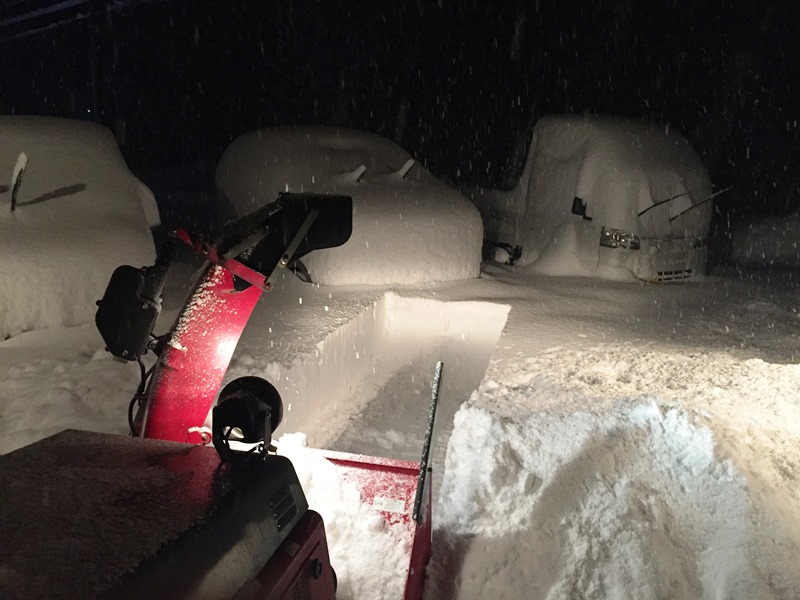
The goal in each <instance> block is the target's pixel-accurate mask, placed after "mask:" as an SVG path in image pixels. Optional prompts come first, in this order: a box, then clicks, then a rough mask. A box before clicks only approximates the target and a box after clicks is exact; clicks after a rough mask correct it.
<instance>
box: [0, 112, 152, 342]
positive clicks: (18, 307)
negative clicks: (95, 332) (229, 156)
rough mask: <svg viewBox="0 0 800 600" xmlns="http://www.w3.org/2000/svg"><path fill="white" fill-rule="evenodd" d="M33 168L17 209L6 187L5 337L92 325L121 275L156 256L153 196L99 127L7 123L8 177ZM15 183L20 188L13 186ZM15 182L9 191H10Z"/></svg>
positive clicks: (4, 166) (3, 157) (2, 191)
mask: <svg viewBox="0 0 800 600" xmlns="http://www.w3.org/2000/svg"><path fill="white" fill-rule="evenodd" d="M20 152H24V153H25V154H26V155H27V157H28V168H27V171H26V172H25V174H24V177H23V179H22V182H21V187H20V191H19V198H18V204H17V207H16V210H15V211H14V212H13V213H12V212H11V210H10V197H11V189H10V185H0V256H2V258H0V279H2V282H3V284H2V286H0V338H4V337H8V336H11V335H16V334H18V333H21V332H23V331H29V330H33V329H42V328H55V327H60V326H71V325H77V324H81V323H87V322H90V321H91V320H92V318H93V317H94V312H95V310H96V308H97V307H96V306H95V301H96V300H98V299H99V298H100V297H101V296H102V295H103V291H104V290H105V287H106V284H107V283H108V279H109V277H110V276H111V272H112V271H113V270H114V269H115V268H116V267H118V266H119V265H121V264H132V265H136V266H141V265H145V264H149V263H152V260H153V258H154V256H155V252H154V246H153V239H152V236H151V234H150V231H149V228H148V225H155V224H157V223H158V209H157V207H156V204H155V200H154V198H153V195H152V193H151V192H150V190H149V189H147V187H146V186H145V185H144V184H142V183H141V182H140V181H139V180H138V179H136V178H135V177H134V176H133V175H132V174H131V173H130V171H128V168H127V167H126V166H125V162H124V161H123V159H122V155H121V154H120V152H119V150H118V149H117V146H116V143H115V142H114V138H113V136H112V135H111V132H110V131H108V130H107V129H106V128H104V127H101V126H99V125H96V124H94V123H86V122H79V121H69V120H66V119H54V118H45V117H8V116H3V117H0V173H2V174H3V176H8V177H11V175H12V171H13V170H14V167H15V165H16V163H17V158H18V156H19V154H20ZM7 181H8V182H9V183H10V180H7ZM4 183H5V182H4Z"/></svg>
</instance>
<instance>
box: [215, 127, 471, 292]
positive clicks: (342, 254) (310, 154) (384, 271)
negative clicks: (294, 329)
mask: <svg viewBox="0 0 800 600" xmlns="http://www.w3.org/2000/svg"><path fill="white" fill-rule="evenodd" d="M216 182H217V187H218V188H219V190H220V191H221V192H222V193H223V194H225V196H227V198H228V199H229V200H230V202H231V204H232V205H233V206H234V208H235V209H236V210H237V212H238V213H239V214H240V215H244V214H247V213H248V212H250V211H252V210H254V209H255V208H257V207H259V206H262V205H264V204H266V203H268V202H271V201H272V200H274V199H275V198H276V197H277V196H278V194H279V193H280V192H315V193H336V194H345V195H348V196H352V198H353V234H352V236H351V238H350V240H349V241H348V242H347V243H346V244H344V245H343V246H340V247H338V248H330V249H325V250H317V251H314V252H312V253H310V254H309V255H307V256H306V257H304V258H303V263H304V265H305V267H306V268H307V270H308V273H309V275H310V277H311V279H312V280H313V281H315V282H317V283H321V284H323V285H345V284H411V283H420V282H425V281H451V280H457V279H469V278H474V277H478V276H479V274H480V261H481V244H482V238H483V226H482V222H481V217H480V214H479V213H478V211H477V209H476V208H475V206H474V205H473V204H472V203H471V202H470V201H469V200H468V199H467V198H465V197H464V196H462V195H461V194H460V193H459V192H457V191H456V190H454V189H452V188H450V187H448V186H447V185H445V184H444V183H442V182H441V181H439V180H438V179H437V178H435V177H434V176H433V175H432V174H431V173H429V172H428V171H427V170H426V169H425V168H424V167H423V166H422V165H421V164H419V163H417V162H416V161H415V160H414V159H413V158H412V157H411V155H409V154H408V153H407V152H406V151H405V150H403V149H402V148H400V147H399V146H397V145H396V144H395V143H393V142H391V141H389V140H388V139H386V138H384V137H381V136H379V135H375V134H372V133H367V132H363V131H356V130H349V129H335V128H327V127H275V128H267V129H261V130H258V131H253V132H251V133H247V134H245V135H243V136H241V137H239V138H238V139H236V140H234V141H233V142H232V143H231V145H230V146H229V147H228V148H227V149H226V150H225V152H224V154H223V156H222V158H221V159H220V162H219V164H218V166H217V170H216Z"/></svg>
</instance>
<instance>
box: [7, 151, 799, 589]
mask: <svg viewBox="0 0 800 600" xmlns="http://www.w3.org/2000/svg"><path fill="white" fill-rule="evenodd" d="M31 160H32V159H31ZM31 165H33V163H31ZM32 173H33V171H31V172H30V173H28V176H30V175H31V174H32ZM44 233H45V235H47V234H48V232H47V231H45V232H44ZM434 243H438V242H437V241H432V242H431V244H434ZM121 245H122V246H123V249H125V246H126V245H127V249H128V250H129V254H128V255H127V256H126V257H125V258H123V259H122V260H121V262H129V263H132V264H139V263H140V262H141V261H142V260H143V259H141V258H138V255H137V254H136V252H137V248H138V246H137V245H136V244H135V243H133V242H130V241H128V242H125V243H121ZM453 255H454V257H453V258H454V260H456V259H458V258H462V259H463V258H464V257H463V256H460V255H458V254H457V253H456V251H455V250H454V251H453ZM83 259H84V261H85V262H83V263H81V266H83V265H85V264H92V261H93V260H100V258H99V257H98V255H97V253H94V252H90V253H86V254H85V255H84V256H83ZM4 262H5V258H4ZM195 266H196V265H192V264H188V263H180V264H178V265H177V268H176V269H175V272H174V275H175V277H174V278H172V279H171V280H170V281H169V282H168V290H167V297H166V298H165V312H164V314H163V315H162V318H161V320H160V322H159V325H158V331H163V329H164V328H165V327H166V326H168V325H169V323H170V322H171V321H172V320H173V319H174V317H175V314H176V309H177V307H178V305H179V303H180V301H181V298H182V297H183V294H184V292H185V289H184V286H185V283H186V280H187V278H188V274H189V273H190V272H191V271H192V270H193V269H194V268H195ZM423 266H424V265H423V264H422V263H420V267H421V268H422V267H423ZM361 268H362V269H363V270H364V272H365V273H366V276H368V278H369V276H375V277H377V276H378V275H379V274H378V273H377V272H375V271H370V269H371V267H370V266H369V264H368V263H367V262H364V263H362V265H361ZM65 269H66V270H67V272H68V273H69V272H72V271H70V269H77V266H76V264H75V263H66V266H65ZM70 282H74V283H76V284H77V282H78V278H77V277H75V278H72V279H69V280H68V281H66V282H65V288H64V290H63V291H64V292H65V293H66V292H67V291H68V290H69V288H68V287H66V284H67V283H70ZM10 289H11V291H12V292H13V294H14V295H15V296H14V299H15V302H16V305H17V306H19V305H23V304H24V302H25V301H26V300H27V299H28V297H29V293H30V290H29V289H27V288H25V287H23V286H14V287H11V288H10ZM100 293H101V292H98V293H97V294H96V296H98V297H99V295H100ZM73 297H75V298H76V299H77V298H79V296H73ZM95 299H96V298H95V297H92V298H89V299H86V300H85V301H86V302H89V303H90V305H91V307H92V309H91V310H93V302H94V300H95ZM76 301H77V300H76ZM52 310H55V309H52ZM250 325H251V326H250V328H249V329H248V330H247V331H246V333H245V336H244V337H243V339H242V340H241V342H240V345H239V348H238V349H237V352H236V354H235V356H234V361H233V364H232V368H231V374H230V375H231V376H235V375H241V374H261V375H265V376H269V377H273V378H274V379H275V382H276V386H278V388H279V389H280V390H281V393H282V394H283V397H284V402H285V403H286V404H287V431H286V433H291V432H292V431H298V432H303V433H304V434H306V435H307V438H308V440H309V441H310V442H311V443H312V444H315V443H316V441H317V440H319V441H320V442H323V441H324V442H325V443H326V445H328V444H329V446H328V447H331V448H333V449H337V450H344V451H357V452H365V453H369V454H375V455H381V454H383V455H388V456H398V457H400V458H409V457H411V458H415V457H416V455H417V453H418V452H419V451H420V444H421V433H420V431H421V429H422V427H424V425H420V424H421V423H423V424H424V421H425V419H426V410H427V405H428V402H429V397H428V386H429V381H430V376H431V374H432V367H433V362H434V361H435V360H436V359H438V358H442V357H444V359H445V368H444V379H443V384H444V385H443V389H442V397H441V400H440V401H441V407H440V413H439V418H440V421H439V423H438V425H437V436H438V437H437V444H436V446H435V448H434V456H433V461H434V467H435V471H434V481H435V483H436V485H435V491H436V495H437V500H436V501H435V506H434V527H435V531H434V550H433V558H432V563H431V565H430V567H429V573H428V581H427V588H426V597H427V598H431V599H448V598H519V597H526V598H543V599H548V600H556V599H567V598H576V597H578V598H587V599H600V598H621V597H626V598H629V597H635V598H663V597H674V598H748V599H750V598H780V599H793V598H797V597H798V596H799V595H800V571H798V569H797V556H800V530H799V529H800V526H799V525H798V524H800V492H798V491H797V480H798V478H799V477H800V419H798V413H800V392H798V390H800V367H798V363H800V296H798V281H797V276H796V274H795V273H794V272H791V271H785V272H780V273H769V272H762V273H759V272H756V271H735V272H730V273H720V274H718V275H717V276H714V277H708V278H704V279H701V280H699V281H697V282H695V283H691V284H682V285H648V284H642V283H630V282H616V281H601V280H599V279H593V278H569V277H558V278H551V277H546V276H542V275H536V274H532V273H530V272H529V271H527V270H526V269H515V268H512V267H504V266H500V265H496V264H494V265H488V266H487V267H486V268H485V269H484V271H483V273H482V276H481V278H480V279H470V280H463V281H450V282H444V283H421V284H416V285H413V286H392V287H390V286H372V287H365V286H344V287H325V286H318V285H309V284H304V283H302V282H300V281H299V280H298V279H296V278H295V277H294V276H293V275H291V274H290V273H286V272H283V273H280V274H279V275H278V276H276V277H275V278H274V288H273V290H272V291H271V292H270V293H268V294H265V295H264V297H263V298H262V300H261V302H260V304H259V306H258V307H257V309H256V314H255V315H254V317H253V320H252V322H251V324H250ZM501 330H502V331H501ZM102 346H103V343H102V341H101V340H100V337H99V335H98V334H97V332H96V331H94V329H93V326H92V325H80V326H76V327H62V328H49V329H38V330H36V331H31V332H27V333H23V334H20V335H16V336H14V337H11V338H10V339H8V340H5V341H3V342H0V378H2V380H3V382H4V385H3V387H2V390H0V452H3V453H5V452H9V451H12V450H13V449H15V448H18V447H20V446H22V445H25V444H27V443H31V442H33V441H35V440H36V439H39V438H42V437H45V436H47V435H49V434H51V433H54V432H55V431H58V430H60V429H63V428H68V427H78V428H84V429H89V430H97V431H106V432H113V433H120V434H124V433H125V432H126V429H127V425H126V418H125V411H126V408H127V405H128V401H129V398H130V396H131V394H132V392H133V391H134V388H135V386H136V383H137V381H138V372H137V369H136V367H135V366H134V365H130V364H120V363H117V362H115V361H112V360H109V359H108V358H107V356H106V354H105V353H104V352H103V351H102ZM337 370H339V371H340V372H341V373H340V375H339V377H340V378H339V379H331V378H329V377H328V375H330V374H331V373H334V372H335V371H337ZM326 399H327V400H328V403H329V404H331V405H335V406H334V408H335V411H334V412H335V413H336V416H337V419H331V418H329V416H330V413H326V412H325V411H324V410H322V409H323V408H324V403H325V402H326ZM304 404H306V405H308V406H307V407H306V408H305V409H301V407H303V405H304ZM290 407H291V408H290ZM299 454H302V453H299ZM296 461H297V462H298V467H299V469H298V470H301V471H302V468H303V467H308V466H309V464H306V463H304V461H303V459H302V458H296ZM309 468H310V473H311V479H312V480H313V478H314V476H315V475H314V474H315V473H316V472H317V471H318V467H315V466H314V465H313V464H310V467H309ZM304 478H305V481H306V482H307V488H308V489H307V492H308V496H309V502H310V505H311V506H312V507H313V508H317V509H318V510H320V512H322V513H325V514H327V515H328V517H327V518H328V520H329V523H328V532H329V543H330V546H331V552H332V555H333V557H334V560H339V561H340V562H342V563H343V562H345V561H346V560H347V559H346V557H347V556H348V552H350V550H351V549H352V545H353V544H354V543H356V541H355V539H354V537H353V536H354V535H355V534H356V533H357V532H358V531H364V532H365V534H368V535H365V536H364V537H360V536H359V537H358V543H359V553H360V554H363V555H371V556H377V555H379V554H380V553H381V552H383V549H382V548H383V547H382V546H381V545H380V543H378V542H374V543H373V541H372V540H373V539H374V538H375V536H374V534H375V533H376V532H380V531H383V530H384V528H383V526H382V524H381V523H380V522H379V521H378V520H376V519H375V516H374V515H357V516H356V519H355V521H354V523H355V524H356V525H358V526H356V525H350V524H349V523H348V522H347V519H346V517H348V516H351V515H350V513H352V512H353V510H348V511H347V513H348V514H341V512H340V513H339V514H338V516H337V513H336V511H335V510H334V511H331V510H330V509H334V508H338V507H337V506H336V504H337V502H336V500H335V497H333V496H332V494H331V493H330V492H329V489H330V487H329V486H322V488H320V486H317V485H315V483H314V482H313V481H309V480H308V477H307V476H305V475H304ZM345 495H347V494H346V491H345ZM359 527H360V528H361V529H359ZM378 537H380V536H378ZM385 541H386V538H385V537H383V538H381V542H382V543H385ZM343 557H344V558H343ZM396 562H398V561H397V560H396V559H393V562H392V564H393V566H395V567H396V564H395V563H396ZM334 567H336V563H334ZM341 571H342V573H343V574H345V580H344V581H342V582H341V594H340V596H341V597H342V598H359V597H363V596H362V595H361V592H360V591H359V590H365V589H369V590H370V597H371V598H394V597H397V594H395V593H394V592H393V591H392V590H393V589H399V586H400V582H398V581H397V580H394V581H391V582H387V580H386V574H387V570H386V568H385V566H384V565H383V564H381V563H380V562H379V561H377V560H376V561H374V562H373V563H371V564H369V565H364V566H358V567H354V566H353V565H352V564H351V563H349V562H348V564H347V565H342V569H341ZM0 572H2V571H1V570H0ZM347 573H350V574H353V573H355V574H356V575H355V576H354V578H351V577H350V575H346V574H347ZM392 573H395V577H401V576H402V574H401V573H397V572H396V571H394V570H393V571H392ZM393 586H397V587H393ZM380 590H384V592H383V595H381V592H380ZM373 591H374V593H372V592H373Z"/></svg>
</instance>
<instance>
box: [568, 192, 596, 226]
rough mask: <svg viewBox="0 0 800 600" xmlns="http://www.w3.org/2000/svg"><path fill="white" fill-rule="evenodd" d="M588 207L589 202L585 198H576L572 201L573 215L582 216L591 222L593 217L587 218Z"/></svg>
mask: <svg viewBox="0 0 800 600" xmlns="http://www.w3.org/2000/svg"><path fill="white" fill-rule="evenodd" d="M586 207H587V202H586V200H584V199H583V198H578V197H577V196H575V197H574V198H573V199H572V214H573V215H578V216H581V217H583V218H584V219H586V220H587V221H591V220H592V217H587V216H586Z"/></svg>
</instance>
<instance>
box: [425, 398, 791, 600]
mask: <svg viewBox="0 0 800 600" xmlns="http://www.w3.org/2000/svg"><path fill="white" fill-rule="evenodd" d="M750 511H751V506H750V502H749V499H748V496H747V489H746V482H745V481H744V480H743V478H742V477H741V476H739V475H738V474H737V472H736V470H735V468H734V467H733V466H732V464H731V462H730V461H723V462H719V461H718V460H716V459H715V457H714V444H713V440H712V435H711V432H710V431H709V430H708V429H707V428H705V427H695V426H694V425H693V424H692V423H691V421H690V419H689V418H688V417H687V415H686V413H685V412H684V411H682V410H680V409H674V408H673V409H666V410H664V409H662V408H660V407H659V406H658V405H657V403H656V401H655V399H649V400H647V399H642V402H641V403H640V404H638V405H635V406H634V407H633V408H631V409H625V410H617V411H612V412H609V413H605V414H592V413H589V412H562V411H551V412H538V413H536V412H534V413H529V414H526V415H519V416H518V417H515V418H511V417H501V416H499V415H497V414H493V413H492V412H490V411H489V410H487V409H485V408H480V407H478V406H476V405H475V404H474V403H473V404H472V405H467V406H465V407H463V408H462V409H461V410H460V411H459V413H458V414H457V415H456V424H455V430H454V433H453V436H452V437H451V439H450V443H449V447H448V457H447V470H446V473H445V479H444V482H443V485H442V490H441V495H440V497H439V501H438V503H437V505H436V512H435V515H434V523H435V524H436V527H438V528H440V529H441V530H443V531H445V532H446V534H445V535H443V536H442V537H443V539H444V540H445V541H446V542H447V544H448V547H449V552H448V551H447V550H445V551H443V552H441V553H439V554H438V555H436V560H435V563H434V564H433V565H432V566H431V573H432V576H433V582H432V583H433V585H432V586H431V588H432V589H429V590H426V591H427V592H428V594H429V595H428V597H430V598H434V597H442V596H444V595H445V594H444V593H443V592H444V591H445V590H447V588H448V587H449V585H450V584H449V578H450V577H451V576H452V575H453V573H451V572H450V570H451V569H452V564H450V563H451V562H452V561H453V560H455V561H456V562H458V568H459V570H460V572H461V573H462V575H461V577H460V578H459V580H458V586H457V590H456V594H455V597H458V598H494V599H502V598H520V597H523V596H524V597H526V598H548V599H556V598H564V599H566V598H573V597H575V593H576V592H577V590H580V597H582V598H586V599H598V600H599V599H602V598H642V599H647V598H653V599H655V598H664V597H672V598H700V597H724V598H741V599H745V598H773V597H778V596H777V595H776V594H775V593H774V591H775V590H774V587H773V586H774V585H775V583H774V582H773V581H770V580H769V578H767V577H764V576H763V575H760V574H759V572H758V569H757V568H756V562H757V561H756V558H757V557H756V556H754V550H755V548H754V546H755V545H756V544H757V543H765V542H764V541H763V540H759V539H758V538H761V537H767V535H764V536H762V535H760V533H759V531H758V530H757V529H756V527H757V525H756V523H754V522H753V521H751V519H750ZM453 552H455V553H458V554H459V556H458V557H457V558H453V556H452V555H450V554H451V553H453ZM451 593H452V590H451ZM437 594H442V596H438V595H437Z"/></svg>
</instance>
